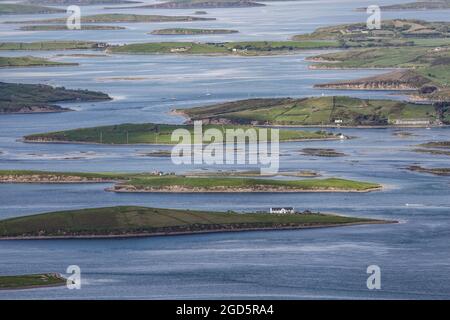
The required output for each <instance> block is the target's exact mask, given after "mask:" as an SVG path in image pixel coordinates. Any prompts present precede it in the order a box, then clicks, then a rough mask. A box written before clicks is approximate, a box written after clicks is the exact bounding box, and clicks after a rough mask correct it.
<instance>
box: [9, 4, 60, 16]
mask: <svg viewBox="0 0 450 320" xmlns="http://www.w3.org/2000/svg"><path fill="white" fill-rule="evenodd" d="M63 12H66V10H62V9H58V8H50V7H43V6H35V5H27V4H16V3H0V15H3V14H5V15H6V14H47V13H63Z"/></svg>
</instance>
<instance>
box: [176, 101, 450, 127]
mask: <svg viewBox="0 0 450 320" xmlns="http://www.w3.org/2000/svg"><path fill="white" fill-rule="evenodd" d="M449 112H450V111H449V110H447V109H445V110H444V108H439V107H436V106H433V105H431V104H416V103H410V102H403V101H394V100H381V99H359V98H352V97H345V96H329V97H327V96H322V97H309V98H296V99H295V98H272V99H271V98H265V99H247V100H238V101H232V102H226V103H219V104H214V105H209V106H202V107H195V108H189V109H176V110H174V113H176V114H179V115H183V116H185V117H187V118H188V120H187V123H191V122H192V121H195V120H201V121H203V123H210V124H241V125H242V124H253V125H277V126H331V127H340V126H350V127H353V126H360V127H366V126H367V127H370V126H405V127H408V126H411V127H415V126H418V127H421V126H422V127H424V126H430V125H434V124H435V125H439V124H440V123H441V121H442V122H445V123H447V122H448V120H449ZM449 123H450V122H449Z"/></svg>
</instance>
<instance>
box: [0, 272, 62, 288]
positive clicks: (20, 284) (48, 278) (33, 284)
mask: <svg viewBox="0 0 450 320" xmlns="http://www.w3.org/2000/svg"><path fill="white" fill-rule="evenodd" d="M66 283H67V279H65V278H64V277H63V276H61V275H60V274H59V273H40V274H24V275H13V276H1V275H0V290H19V289H35V288H48V287H58V286H64V285H66Z"/></svg>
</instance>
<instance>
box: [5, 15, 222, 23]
mask: <svg viewBox="0 0 450 320" xmlns="http://www.w3.org/2000/svg"><path fill="white" fill-rule="evenodd" d="M209 20H215V18H200V17H191V16H161V15H141V14H126V13H109V14H94V15H88V16H82V17H81V20H80V21H81V23H108V22H110V23H122V22H123V23H133V22H135V23H140V22H183V21H209ZM5 23H13V24H17V23H21V24H46V23H61V24H64V23H66V18H54V19H42V20H29V21H6V22H5Z"/></svg>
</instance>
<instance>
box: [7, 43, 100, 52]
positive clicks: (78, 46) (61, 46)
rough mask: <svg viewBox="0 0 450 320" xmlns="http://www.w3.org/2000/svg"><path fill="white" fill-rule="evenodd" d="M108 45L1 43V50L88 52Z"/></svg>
mask: <svg viewBox="0 0 450 320" xmlns="http://www.w3.org/2000/svg"><path fill="white" fill-rule="evenodd" d="M105 46H106V44H104V43H101V42H91V41H39V42H0V50H8V51H10V50H41V51H45V50H86V49H101V48H104V47H105Z"/></svg>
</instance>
